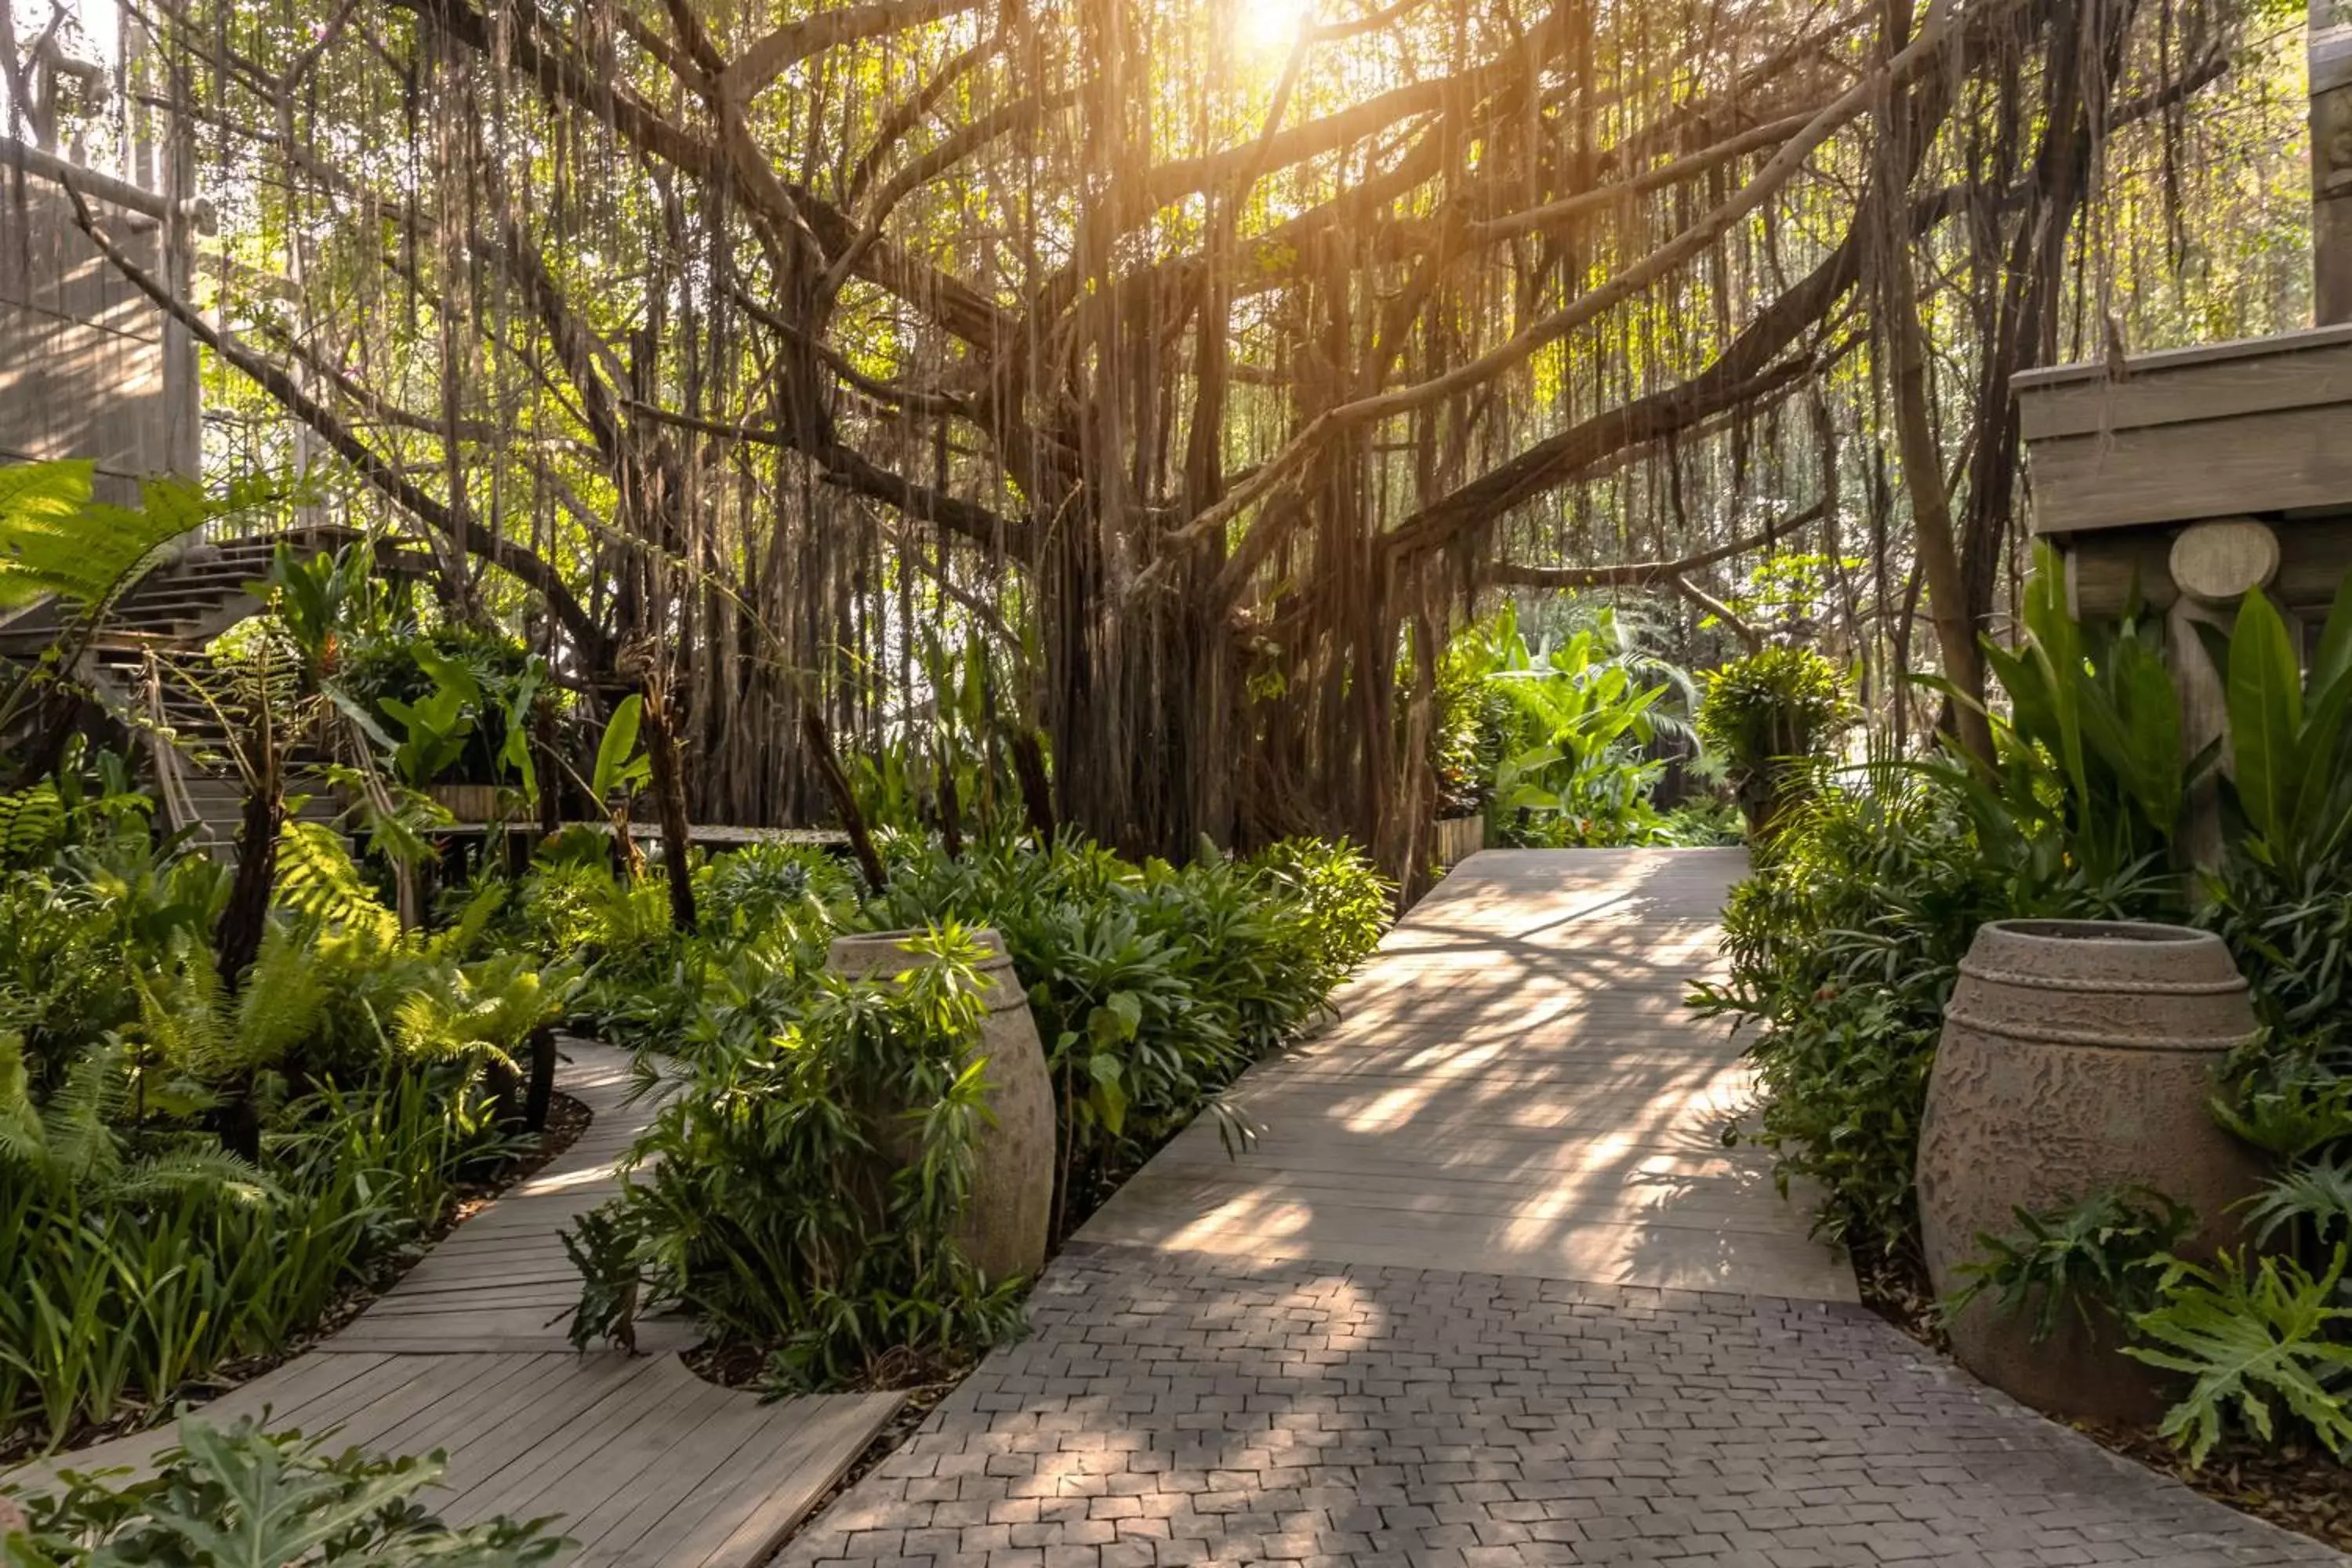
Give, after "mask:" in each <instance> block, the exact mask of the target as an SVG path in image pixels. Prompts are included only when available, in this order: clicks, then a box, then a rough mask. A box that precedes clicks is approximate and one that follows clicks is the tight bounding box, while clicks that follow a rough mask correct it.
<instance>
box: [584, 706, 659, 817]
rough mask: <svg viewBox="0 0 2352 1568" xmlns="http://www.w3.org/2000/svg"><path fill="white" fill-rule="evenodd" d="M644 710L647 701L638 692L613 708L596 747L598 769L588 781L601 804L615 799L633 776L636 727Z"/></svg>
mask: <svg viewBox="0 0 2352 1568" xmlns="http://www.w3.org/2000/svg"><path fill="white" fill-rule="evenodd" d="M645 712H646V700H645V699H644V698H643V697H641V696H639V695H637V694H636V693H635V692H631V693H630V694H629V695H628V696H627V697H625V698H624V699H623V700H622V701H621V704H620V706H619V707H617V708H615V709H614V710H613V717H612V720H611V721H609V722H608V723H606V724H605V726H604V742H602V743H601V744H600V745H598V746H597V748H596V771H595V773H594V775H593V777H592V778H591V780H590V781H589V793H590V794H592V795H594V796H595V797H596V799H597V801H598V803H599V804H601V803H603V802H604V801H606V800H609V799H610V798H612V795H613V792H614V790H616V789H618V788H620V787H621V785H622V784H624V783H625V781H626V780H627V779H628V777H629V776H630V768H629V761H630V753H632V752H635V750H636V748H637V726H638V725H639V724H640V723H642V722H643V721H644V719H645Z"/></svg>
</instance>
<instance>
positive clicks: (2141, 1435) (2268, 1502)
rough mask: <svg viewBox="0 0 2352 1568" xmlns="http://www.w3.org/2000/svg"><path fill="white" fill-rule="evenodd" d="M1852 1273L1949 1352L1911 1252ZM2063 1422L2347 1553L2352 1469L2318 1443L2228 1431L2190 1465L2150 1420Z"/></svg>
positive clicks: (2351, 1541)
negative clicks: (2269, 1440) (2265, 1439)
mask: <svg viewBox="0 0 2352 1568" xmlns="http://www.w3.org/2000/svg"><path fill="white" fill-rule="evenodd" d="M1854 1277H1855V1279H1856V1280H1857V1281H1859V1283H1860V1285H1861V1288H1862V1300H1863V1304H1864V1306H1867V1307H1869V1308H1870V1309H1871V1310H1873V1311H1874V1312H1876V1313H1877V1314H1878V1315H1879V1316H1880V1317H1882V1318H1885V1320H1886V1321H1888V1322H1890V1323H1893V1324H1894V1325H1895V1327H1896V1328H1898V1329H1900V1330H1902V1331H1904V1332H1905V1333H1906V1334H1908V1335H1910V1336H1911V1337H1912V1338H1913V1339H1915V1340H1917V1341H1919V1342H1921V1343H1923V1344H1926V1345H1927V1346H1929V1347H1931V1348H1933V1349H1934V1350H1936V1351H1937V1352H1938V1353H1941V1354H1945V1355H1948V1354H1950V1353H1951V1342H1950V1341H1949V1340H1948V1338H1947V1337H1946V1336H1945V1333H1944V1329H1943V1324H1942V1322H1941V1321H1939V1320H1938V1319H1937V1314H1936V1298H1935V1294H1934V1292H1933V1291H1932V1290H1930V1289H1928V1286H1927V1270H1926V1268H1924V1267H1923V1266H1922V1265H1921V1264H1920V1262H1919V1260H1918V1259H1917V1258H1885V1257H1883V1256H1882V1257H1878V1258H1864V1257H1859V1256H1857V1257H1856V1258H1855V1260H1854ZM2053 1419H2054V1417H2053ZM2065 1425H2066V1426H2072V1427H2073V1428H2074V1430H2075V1431H2077V1432H2080V1433H2082V1434H2083V1436H2085V1437H2088V1438H2090V1439H2091V1440H2092V1441H2094V1442H2095V1443H2097V1444H2099V1445H2100V1446H2101V1447H2105V1448H2107V1449H2109V1450H2110V1451H2112V1452H2114V1453H2117V1454H2121V1455H2122V1456H2124V1457H2125V1458H2127V1459H2136V1460H2137V1461H2138V1462H2139V1463H2141V1464H2143V1465H2145V1466H2147V1468H2149V1469H2151V1470H2157V1471H2159V1472H2161V1473H2163V1474H2165V1475H2168V1476H2170V1477H2172V1478H2173V1479H2175V1480H2178V1481H2179V1482H2180V1483H2181V1484H2182V1485H2183V1486H2186V1487H2189V1488H2192V1489H2195V1490H2198V1491H2200V1492H2202V1493H2204V1494H2205V1495H2206V1496H2207V1497H2209V1498H2211V1499H2212V1500H2214V1501H2216V1502H2221V1503H2226V1504H2228V1505H2229V1506H2230V1507H2231V1508H2234V1509H2236V1510H2238V1511H2239V1512H2241V1513H2250V1514H2252V1515H2253V1516H2254V1517H2255V1518H2257V1519H2262V1520H2267V1521H2270V1522H2271V1523H2273V1524H2275V1525H2277V1526H2279V1527H2280V1528H2282V1529H2284V1530H2292V1531H2295V1532H2297V1533H2298V1534H2302V1535H2307V1536H2310V1537H2311V1538H2312V1539H2313V1540H2315V1541H2319V1542H2326V1544H2327V1545H2329V1546H2333V1547H2335V1548H2336V1549H2337V1550H2338V1551H2343V1552H2352V1469H2347V1468H2345V1467H2344V1466H2343V1465H2341V1464H2339V1463H2337V1462H2336V1459H2335V1458H2332V1457H2331V1456H2330V1455H2329V1454H2328V1453H2327V1451H2326V1449H2324V1448H2315V1447H2303V1446H2301V1445H2296V1444H2284V1445H2282V1446H2280V1447H2277V1448H2275V1449H2270V1448H2264V1447H2261V1446H2260V1445H2258V1444H2256V1443H2254V1442H2252V1441H2251V1440H2249V1439H2248V1438H2246V1437H2244V1436H2230V1437H2228V1438H2225V1439H2224V1440H2223V1441H2221V1443H2219V1444H2217V1445H2216V1446H2215V1447H2214V1449H2213V1451H2212V1452H2211V1453H2210V1454H2208V1455H2207V1456H2206V1457H2205V1463H2204V1464H2203V1465H2202V1466H2201V1467H2200V1468H2196V1469H2190V1468H2189V1461H2188V1460H2186V1459H2185V1458H2182V1457H2181V1455H2180V1451H2179V1449H2177V1448H2175V1447H2173V1446H2172V1443H2171V1441H2170V1440H2169V1439H2168V1438H2166V1437H2162V1436H2158V1433H2157V1431H2156V1429H2155V1428H2154V1427H2152V1426H2122V1425H2118V1424H2114V1423H2108V1422H2099V1421H2069V1422H2066V1423H2065Z"/></svg>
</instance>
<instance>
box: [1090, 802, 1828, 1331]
mask: <svg viewBox="0 0 2352 1568" xmlns="http://www.w3.org/2000/svg"><path fill="white" fill-rule="evenodd" d="M1747 865H1748V862H1747V852H1746V851H1745V850H1740V849H1718V850H1704V849H1702V850H1692V849H1662V850H1622V849H1592V850H1556V849H1555V850H1489V851H1487V852H1486V853H1483V854H1480V855H1476V856H1474V857H1472V858H1470V859H1468V860H1465V862H1463V863H1462V865H1461V866H1459V867H1457V868H1455V869H1454V873H1453V874H1452V875H1451V876H1449V877H1447V878H1446V879H1445V880H1444V881H1443V882H1442V883H1440V884H1439V885H1438V887H1437V889H1435V890H1434V891H1433V892H1432V893H1431V894H1430V896H1429V897H1428V898H1427V899H1425V900H1423V901H1422V902H1421V904H1420V905H1418V906H1417V907H1416V908H1415V909H1414V910H1412V913H1411V914H1410V915H1409V916H1408V917H1406V919H1405V920H1404V921H1403V922H1402V924H1400V925H1399V926H1398V927H1397V928H1396V930H1395V931H1392V932H1391V934H1390V936H1389V939H1388V940H1387V941H1386V942H1383V943H1382V944H1381V952H1380V956H1379V957H1378V958H1377V959H1376V960H1375V961H1374V962H1373V963H1372V964H1371V965H1370V967H1369V968H1368V969H1367V970H1366V971H1365V972H1364V973H1363V975H1362V976H1361V977H1360V979H1358V980H1357V981H1356V982H1355V983H1354V984H1352V985H1350V986H1349V988H1348V989H1347V990H1346V991H1345V992H1343V993H1342V994H1340V996H1339V998H1338V1002H1339V1008H1340V1014H1341V1016H1340V1018H1339V1023H1338V1024H1337V1025H1336V1026H1334V1027H1333V1028H1331V1029H1330V1030H1329V1031H1328V1033H1326V1034H1325V1035H1324V1036H1323V1037H1321V1038H1319V1039H1318V1040H1317V1041H1315V1042H1314V1043H1313V1044H1312V1045H1310V1046H1309V1047H1307V1048H1306V1049H1304V1050H1302V1051H1299V1052H1297V1053H1296V1054H1294V1055H1292V1056H1289V1057H1286V1058H1282V1059H1280V1060H1277V1061H1275V1062H1270V1063H1268V1064H1266V1065H1265V1066H1264V1067H1261V1068H1257V1069H1256V1070H1255V1071H1254V1072H1252V1073H1251V1074H1250V1075H1249V1077H1248V1079H1245V1080H1244V1085H1243V1089H1242V1092H1241V1094H1240V1095H1239V1096H1238V1097H1237V1098H1238V1100H1239V1101H1240V1103H1241V1104H1242V1106H1243V1107H1244V1109H1245V1110H1247V1112H1248V1113H1249V1114H1250V1115H1251V1116H1252V1117H1253V1118H1254V1119H1255V1121H1257V1122H1259V1123H1260V1124H1261V1125H1262V1126H1263V1127H1264V1129H1265V1131H1264V1132H1263V1135H1262V1136H1261V1137H1260V1138H1259V1139H1258V1140H1257V1142H1256V1143H1255V1146H1254V1147H1252V1148H1251V1149H1249V1150H1248V1151H1247V1152H1244V1153H1243V1154H1242V1155H1241V1156H1240V1157H1239V1158H1238V1159H1234V1158H1229V1157H1228V1155H1227V1152H1226V1150H1225V1147H1224V1144H1223V1142H1222V1140H1221V1139H1220V1136H1219V1133H1218V1131H1217V1129H1216V1128H1214V1127H1213V1126H1212V1125H1210V1124H1209V1122H1208V1121H1207V1120H1206V1119H1203V1120H1202V1121H1200V1122H1196V1123H1195V1124H1194V1125H1193V1126H1192V1128H1190V1129H1189V1130H1187V1131H1185V1132H1184V1133H1183V1134H1182V1135H1181V1136H1180V1137H1178V1138H1177V1139H1176V1140H1175V1142H1172V1143H1171V1144H1170V1145H1169V1146H1168V1147H1167V1148H1166V1149H1164V1150H1163V1151H1161V1152H1160V1155H1159V1157H1158V1158H1156V1159H1154V1160H1153V1161H1152V1162H1151V1163H1150V1164H1149V1165H1147V1166H1145V1167H1144V1169H1143V1171H1142V1173H1140V1174H1139V1175H1138V1176H1137V1177H1136V1179H1135V1180H1134V1181H1133V1182H1131V1183H1129V1184H1128V1185H1127V1186H1126V1187H1125V1188H1124V1189H1122V1190H1121V1191H1120V1192H1119V1193H1118V1194H1117V1195H1116V1196H1115V1197H1113V1198H1112V1199H1111V1201H1110V1202H1109V1203H1108V1204H1107V1205H1104V1207H1103V1208H1102V1210H1101V1211H1100V1212H1099V1213H1097V1215H1095V1217H1094V1218H1093V1219H1092V1220H1091V1221H1090V1222H1089V1223H1088V1224H1087V1226H1086V1228H1085V1230H1084V1231H1083V1232H1082V1233H1081V1236H1080V1239H1082V1240H1086V1241H1092V1242H1101V1243H1106V1244H1112V1245H1128V1246H1141V1247H1160V1248H1168V1249H1172V1250H1176V1251H1190V1252H1204V1253H1212V1254H1218V1255H1223V1256H1226V1257H1233V1258H1247V1259H1250V1260H1251V1261H1253V1262H1271V1261H1276V1260H1279V1259H1287V1258H1318V1259H1322V1260H1325V1261H1329V1262H1338V1263H1371V1264H1398V1265H1404V1266H1408V1267H1416V1268H1451V1269H1459V1270H1462V1271H1464V1272H1467V1273H1488V1274H1511V1275H1517V1276H1520V1277H1522V1278H1528V1279H1576V1280H1583V1281H1587V1282H1591V1283H1594V1284H1608V1285H1642V1286H1659V1287H1669V1288H1674V1289H1700V1290H1728V1291H1738V1292H1741V1293H1743V1294H1748V1295H1758V1296H1776V1297H1781V1298H1789V1299H1811V1300H1838V1301H1851V1300H1854V1299H1855V1294H1854V1284H1853V1271H1852V1270H1851V1269H1850V1268H1847V1267H1846V1266H1845V1265H1844V1264H1843V1262H1841V1261H1840V1260H1839V1259H1838V1258H1835V1257H1834V1256H1833V1255H1832V1253H1831V1252H1830V1251H1829V1250H1828V1249H1827V1248H1825V1247H1822V1246H1820V1245H1818V1244H1816V1243H1815V1242H1813V1241H1811V1240H1810V1239H1809V1238H1808V1237H1807V1236H1806V1234H1805V1233H1806V1226H1807V1215H1808V1213H1809V1210H1808V1208H1807V1207H1806V1205H1803V1204H1802V1203H1797V1204H1791V1203H1790V1202H1788V1201H1785V1200H1783V1199H1782V1198H1781V1197H1780V1194H1779V1193H1778V1192H1777V1191H1776V1190H1775V1189H1774V1186H1773V1183H1772V1175H1771V1162H1770V1160H1769V1157H1767V1156H1766V1154H1765V1153H1764V1152H1763V1151H1761V1150H1759V1149H1752V1148H1731V1149H1727V1148H1725V1147H1724V1145H1723V1140H1722V1131H1723V1127H1724V1124H1725V1122H1726V1121H1727V1120H1728V1119H1729V1118H1730V1117H1731V1116H1732V1115H1733V1114H1734V1113H1736V1112H1737V1111H1738V1109H1739V1108H1740V1107H1741V1105H1742V1104H1744V1103H1745V1102H1746V1100H1748V1098H1749V1095H1750V1075H1749V1072H1748V1067H1747V1065H1746V1063H1745V1062H1743V1061H1742V1060H1741V1058H1740V1047H1739V1043H1738V1042H1737V1041H1735V1040H1733V1039H1732V1037H1730V1034H1729V1032H1728V1031H1727V1030H1726V1029H1724V1028H1723V1027H1722V1026H1719V1025H1716V1024H1710V1023H1707V1022H1706V1021H1705V1020H1703V1019H1701V1018H1699V1017H1698V1016H1696V1015H1695V1014H1693V1013H1692V1012H1691V1010H1690V1009H1689V1008H1688V1007H1687V1006H1686V1005H1685V1002H1684V998H1685V995H1686V994H1687V993H1688V991H1689V988H1690V983H1691V982H1692V981H1693V980H1694V979H1696V978H1698V977H1700V976H1702V975H1707V974H1713V973H1717V971H1718V970H1719V968H1720V960H1719V959H1718V958H1717V952H1716V944H1717V940H1718V939H1719V937H1720V934H1721V931H1720V926H1719V923H1718V921H1719V914H1720V911H1721V910H1722V907H1723V899H1724V895H1725V894H1726V893H1727V891H1728V890H1729V889H1730V887H1731V884H1732V883H1733V882H1734V881H1736V880H1738V878H1740V877H1741V876H1743V875H1745V874H1746V871H1747ZM1800 1197H1801V1194H1800Z"/></svg>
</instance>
